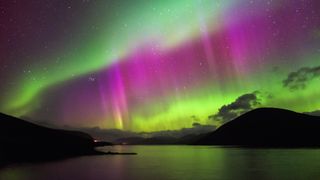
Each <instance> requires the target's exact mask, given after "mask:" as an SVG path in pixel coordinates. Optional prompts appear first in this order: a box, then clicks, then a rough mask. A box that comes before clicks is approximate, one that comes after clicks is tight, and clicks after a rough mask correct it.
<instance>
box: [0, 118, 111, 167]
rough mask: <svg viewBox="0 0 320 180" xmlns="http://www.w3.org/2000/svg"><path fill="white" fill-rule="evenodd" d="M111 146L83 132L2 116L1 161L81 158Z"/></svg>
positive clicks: (0, 129) (0, 126)
mask: <svg viewBox="0 0 320 180" xmlns="http://www.w3.org/2000/svg"><path fill="white" fill-rule="evenodd" d="M105 145H111V144H110V143H107V142H95V141H94V139H93V138H92V137H91V136H90V135H88V134H86V133H82V132H79V131H66V130H58V129H51V128H47V127H42V126H39V125H36V124H33V123H29V122H27V121H24V120H21V119H18V118H15V117H12V116H8V115H5V114H1V113H0V162H2V163H3V162H7V161H10V162H14V161H41V160H47V159H48V160H49V159H55V158H64V157H70V156H78V155H89V154H102V153H101V152H98V151H95V149H94V148H95V147H97V146H105Z"/></svg>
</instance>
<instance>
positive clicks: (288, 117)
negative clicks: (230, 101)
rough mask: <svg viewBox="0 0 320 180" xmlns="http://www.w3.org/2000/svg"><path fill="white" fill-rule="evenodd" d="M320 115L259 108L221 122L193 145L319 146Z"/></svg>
mask: <svg viewBox="0 0 320 180" xmlns="http://www.w3.org/2000/svg"><path fill="white" fill-rule="evenodd" d="M319 137H320V117H318V116H310V115H306V114H302V113H296V112H293V111H289V110H284V109H276V108H259V109H255V110H252V111H250V112H248V113H246V114H243V115H242V116H240V117H238V118H236V119H234V120H232V121H230V122H228V123H226V124H224V125H222V126H221V127H220V128H218V129H217V130H216V131H214V132H212V133H209V134H207V135H205V136H204V137H201V138H200V139H199V140H197V141H196V142H195V143H194V144H198V145H224V146H225V145H226V146H242V147H262V148H263V147H265V148H269V147H284V148H297V147H301V148H303V147H310V148H313V147H317V148H318V147H320V140H319Z"/></svg>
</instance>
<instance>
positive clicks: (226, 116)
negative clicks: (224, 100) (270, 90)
mask: <svg viewBox="0 0 320 180" xmlns="http://www.w3.org/2000/svg"><path fill="white" fill-rule="evenodd" d="M258 94H259V92H258V91H255V92H253V93H248V94H244V95H241V96H239V97H238V98H237V99H236V100H235V101H234V102H232V103H231V104H228V105H223V106H222V107H221V108H220V109H219V111H218V113H217V114H214V115H211V116H209V118H210V119H213V120H217V121H221V122H227V121H230V120H232V119H234V118H236V117H238V116H240V115H241V114H243V113H246V112H248V111H250V110H252V109H254V108H256V107H257V106H259V105H260V104H261V103H260V99H259V98H258Z"/></svg>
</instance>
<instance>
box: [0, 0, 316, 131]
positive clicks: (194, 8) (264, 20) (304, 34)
mask: <svg viewBox="0 0 320 180" xmlns="http://www.w3.org/2000/svg"><path fill="white" fill-rule="evenodd" d="M0 13H1V18H0V35H1V37H0V39H1V44H0V61H1V64H0V81H1V84H0V102H1V104H0V111H1V112H4V113H8V114H11V115H14V116H23V117H28V118H30V119H34V120H44V121H48V122H51V123H54V124H59V125H68V126H74V127H83V126H85V127H95V126H99V127H101V128H119V129H124V130H132V131H158V130H167V129H180V128H184V127H191V126H192V124H193V123H194V122H197V123H201V124H213V123H215V122H214V120H212V119H210V118H208V117H209V116H210V115H212V114H215V113H217V112H218V111H219V109H220V107H222V106H224V105H227V104H230V103H232V102H234V101H235V100H236V99H237V98H238V97H240V96H242V95H243V94H247V93H252V92H258V93H257V96H258V98H259V102H260V103H259V106H269V107H279V108H286V109H291V110H294V111H299V112H311V111H315V110H319V109H320V101H319V98H320V89H319V87H320V86H319V83H320V80H319V79H320V78H319V77H320V68H319V66H320V2H319V1H317V0H224V1H213V0H177V1H171V0H162V1H160V0H155V1H147V0H134V1H116V0H114V1H113V0H107V1H102V0H101V1H98V0H96V1H94V0H79V1H58V0H53V1H52V0H51V1H50V0H44V1H35V0H30V1H19V0H17V1H12V2H1V4H0ZM301 69H302V70H301ZM297 83H298V84H297ZM301 84H302V85H301ZM292 87H299V88H292Z"/></svg>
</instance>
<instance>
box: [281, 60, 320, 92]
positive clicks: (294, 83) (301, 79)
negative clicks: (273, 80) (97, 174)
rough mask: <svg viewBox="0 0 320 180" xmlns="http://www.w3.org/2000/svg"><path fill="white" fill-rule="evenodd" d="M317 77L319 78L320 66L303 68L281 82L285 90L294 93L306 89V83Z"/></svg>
mask: <svg viewBox="0 0 320 180" xmlns="http://www.w3.org/2000/svg"><path fill="white" fill-rule="evenodd" d="M317 77H320V66H317V67H311V68H310V67H303V68H300V69H299V70H298V71H294V72H291V73H289V74H288V77H287V78H286V79H285V80H283V81H282V82H283V86H284V87H285V88H289V89H290V90H292V91H294V90H300V89H304V88H306V86H307V83H308V82H310V81H311V80H312V79H314V78H317Z"/></svg>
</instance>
